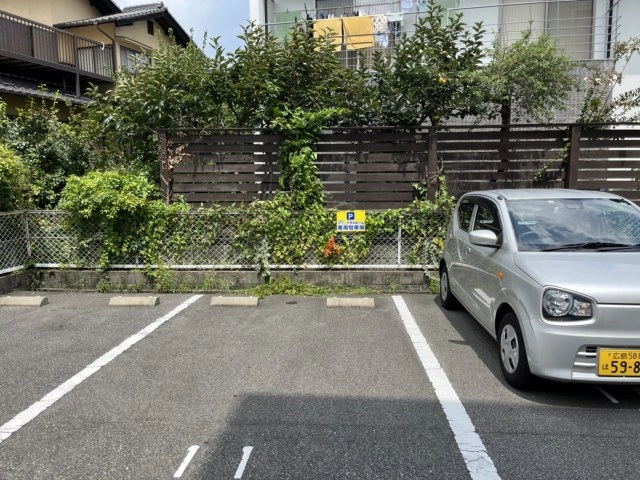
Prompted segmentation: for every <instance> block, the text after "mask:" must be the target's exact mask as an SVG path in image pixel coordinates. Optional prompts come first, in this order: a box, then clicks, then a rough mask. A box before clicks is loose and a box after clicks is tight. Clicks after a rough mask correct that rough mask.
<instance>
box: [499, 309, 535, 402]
mask: <svg viewBox="0 0 640 480" xmlns="http://www.w3.org/2000/svg"><path fill="white" fill-rule="evenodd" d="M498 345H499V350H500V368H501V369H502V374H503V375H504V378H505V379H506V380H507V382H509V384H511V385H512V386H514V387H516V388H520V389H523V390H524V389H527V388H530V387H531V386H532V385H533V383H534V380H535V377H534V376H533V374H532V373H531V370H529V361H528V360H527V349H526V347H525V345H524V339H523V338H522V331H521V330H520V324H519V323H518V318H517V317H516V316H515V314H514V313H513V312H509V313H507V314H506V315H505V316H504V317H503V318H502V321H501V322H500V326H499V327H498Z"/></svg>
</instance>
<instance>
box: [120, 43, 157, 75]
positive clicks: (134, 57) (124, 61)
mask: <svg viewBox="0 0 640 480" xmlns="http://www.w3.org/2000/svg"><path fill="white" fill-rule="evenodd" d="M141 64H147V65H149V64H151V57H149V56H148V55H145V54H144V53H140V52H136V51H135V50H131V49H130V48H127V47H122V46H121V47H120V66H122V67H124V68H126V69H127V70H129V71H130V72H131V73H135V72H136V71H137V69H138V66H139V65H141Z"/></svg>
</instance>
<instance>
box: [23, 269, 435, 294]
mask: <svg viewBox="0 0 640 480" xmlns="http://www.w3.org/2000/svg"><path fill="white" fill-rule="evenodd" d="M32 275H33V276H34V278H35V279H36V280H37V281H32V283H34V284H35V285H34V286H36V287H38V289H40V290H87V291H93V290H99V291H104V292H118V291H129V292H153V291H156V280H155V279H154V278H151V277H150V276H149V275H147V274H145V273H144V272H141V271H132V270H111V271H106V272H98V271H94V270H38V271H35V272H32ZM279 276H286V277H288V278H289V279H291V280H292V281H295V282H301V283H306V284H314V285H343V286H350V287H368V288H371V289H374V290H380V291H382V292H398V293H401V292H404V293H409V292H422V291H426V290H427V289H428V279H427V277H425V274H424V272H422V271H421V270H402V271H398V270H375V271H373V270H362V271H359V270H328V271H324V270H322V271H321V270H302V271H296V272H294V271H272V277H273V278H277V277H279ZM163 282H164V286H165V288H164V289H165V290H167V286H169V290H175V291H209V292H217V291H233V290H241V289H245V288H250V287H254V286H257V285H259V284H260V283H262V281H261V280H260V279H259V278H258V275H257V274H256V272H255V271H221V270H216V271H171V272H167V277H166V278H164V280H163ZM14 288H18V287H14Z"/></svg>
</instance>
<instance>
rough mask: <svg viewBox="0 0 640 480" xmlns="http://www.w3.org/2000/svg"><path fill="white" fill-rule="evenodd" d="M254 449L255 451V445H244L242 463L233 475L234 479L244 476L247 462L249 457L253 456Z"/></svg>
mask: <svg viewBox="0 0 640 480" xmlns="http://www.w3.org/2000/svg"><path fill="white" fill-rule="evenodd" d="M252 451H253V447H244V448H243V449H242V460H241V461H240V465H238V469H237V470H236V474H235V475H234V477H233V478H234V479H238V478H242V475H243V474H244V469H245V467H246V466H247V462H249V457H250V456H251V452H252Z"/></svg>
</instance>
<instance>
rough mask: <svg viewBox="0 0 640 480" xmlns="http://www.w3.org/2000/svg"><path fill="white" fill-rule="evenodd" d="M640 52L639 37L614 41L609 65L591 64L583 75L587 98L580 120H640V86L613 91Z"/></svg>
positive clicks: (602, 121) (586, 121) (603, 121)
mask: <svg viewBox="0 0 640 480" xmlns="http://www.w3.org/2000/svg"><path fill="white" fill-rule="evenodd" d="M638 52H640V38H630V39H629V40H626V41H623V42H617V43H615V44H614V46H613V49H612V55H611V63H610V66H609V67H608V68H598V67H597V66H592V67H591V68H590V69H589V71H588V75H587V77H586V78H585V79H584V81H585V86H584V87H583V91H584V92H585V99H584V102H583V104H582V109H581V112H580V118H579V122H580V123H608V122H637V121H638V120H640V88H635V89H632V90H627V91H626V92H623V93H620V94H618V95H614V92H613V91H614V88H615V87H616V86H618V85H622V80H623V75H624V71H625V69H626V68H627V66H628V65H629V62H630V61H631V59H632V58H633V56H634V55H636V54H638Z"/></svg>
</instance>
